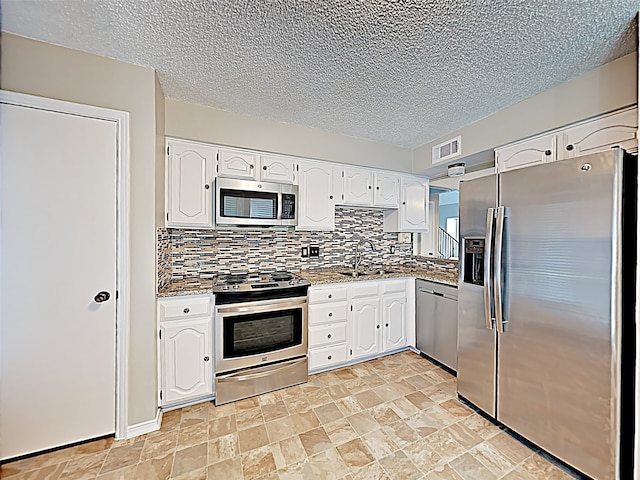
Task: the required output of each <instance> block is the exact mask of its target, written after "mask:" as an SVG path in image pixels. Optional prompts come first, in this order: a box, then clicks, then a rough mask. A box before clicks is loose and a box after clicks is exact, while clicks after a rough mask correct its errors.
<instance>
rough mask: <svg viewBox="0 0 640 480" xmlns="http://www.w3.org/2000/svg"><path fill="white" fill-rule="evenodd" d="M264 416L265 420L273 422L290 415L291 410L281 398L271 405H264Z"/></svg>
mask: <svg viewBox="0 0 640 480" xmlns="http://www.w3.org/2000/svg"><path fill="white" fill-rule="evenodd" d="M262 416H263V418H264V421H265V422H271V421H273V420H277V419H279V418H284V417H287V416H289V411H288V410H287V407H286V406H285V404H284V402H283V401H282V400H280V401H278V402H275V403H272V404H269V405H262Z"/></svg>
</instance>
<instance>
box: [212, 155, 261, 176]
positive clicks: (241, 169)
mask: <svg viewBox="0 0 640 480" xmlns="http://www.w3.org/2000/svg"><path fill="white" fill-rule="evenodd" d="M257 165H258V155H257V154H255V153H252V152H245V151H241V150H222V149H221V150H220V154H219V157H218V176H220V177H230V178H245V179H248V180H256V179H258V178H259V177H260V175H259V174H258V172H257V170H258V169H257Z"/></svg>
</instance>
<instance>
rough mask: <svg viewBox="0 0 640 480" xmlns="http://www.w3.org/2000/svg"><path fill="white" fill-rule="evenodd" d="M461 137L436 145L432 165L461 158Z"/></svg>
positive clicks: (432, 154)
mask: <svg viewBox="0 0 640 480" xmlns="http://www.w3.org/2000/svg"><path fill="white" fill-rule="evenodd" d="M461 140H462V137H461V136H458V137H456V138H452V139H451V140H447V141H446V142H443V143H440V144H439V145H436V146H435V147H433V149H432V150H431V163H432V164H433V163H438V162H444V161H446V160H450V159H452V158H455V157H459V156H460V151H461V149H460V142H461Z"/></svg>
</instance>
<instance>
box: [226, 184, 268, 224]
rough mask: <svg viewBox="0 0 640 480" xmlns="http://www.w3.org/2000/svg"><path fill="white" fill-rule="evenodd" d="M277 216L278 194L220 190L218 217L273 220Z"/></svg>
mask: <svg viewBox="0 0 640 480" xmlns="http://www.w3.org/2000/svg"><path fill="white" fill-rule="evenodd" d="M277 215H278V194H277V193H266V192H251V191H243V190H230V189H226V188H222V189H220V216H222V217H231V218H257V219H274V218H276V217H277Z"/></svg>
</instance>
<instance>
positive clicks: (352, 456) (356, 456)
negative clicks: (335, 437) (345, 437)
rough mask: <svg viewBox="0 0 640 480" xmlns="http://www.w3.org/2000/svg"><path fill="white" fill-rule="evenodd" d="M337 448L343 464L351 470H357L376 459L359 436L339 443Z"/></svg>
mask: <svg viewBox="0 0 640 480" xmlns="http://www.w3.org/2000/svg"><path fill="white" fill-rule="evenodd" d="M337 450H338V453H339V454H340V457H342V460H343V461H344V463H345V465H346V466H347V467H349V470H351V471H352V472H356V471H358V470H359V469H360V468H362V467H364V466H365V465H368V464H370V463H371V462H373V461H374V460H375V459H376V458H375V457H374V456H373V454H372V453H371V451H370V450H369V448H368V447H367V445H366V444H365V443H364V442H363V441H362V440H360V439H359V438H356V439H354V440H351V441H349V442H347V443H344V444H342V445H339V446H338V447H337Z"/></svg>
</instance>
